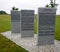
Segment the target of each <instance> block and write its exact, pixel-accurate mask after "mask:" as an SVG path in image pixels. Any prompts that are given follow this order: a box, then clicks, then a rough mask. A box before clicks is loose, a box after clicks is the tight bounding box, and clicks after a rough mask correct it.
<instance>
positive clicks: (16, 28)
mask: <svg viewBox="0 0 60 52" xmlns="http://www.w3.org/2000/svg"><path fill="white" fill-rule="evenodd" d="M20 24H21V22H20V11H16V10H13V11H11V31H12V33H20V27H21V25H20Z"/></svg>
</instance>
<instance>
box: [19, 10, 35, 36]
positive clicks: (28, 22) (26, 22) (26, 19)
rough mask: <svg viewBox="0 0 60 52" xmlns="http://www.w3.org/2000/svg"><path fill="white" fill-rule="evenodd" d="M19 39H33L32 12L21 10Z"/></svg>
mask: <svg viewBox="0 0 60 52" xmlns="http://www.w3.org/2000/svg"><path fill="white" fill-rule="evenodd" d="M20 14H21V15H20V17H21V37H34V10H21V12H20Z"/></svg>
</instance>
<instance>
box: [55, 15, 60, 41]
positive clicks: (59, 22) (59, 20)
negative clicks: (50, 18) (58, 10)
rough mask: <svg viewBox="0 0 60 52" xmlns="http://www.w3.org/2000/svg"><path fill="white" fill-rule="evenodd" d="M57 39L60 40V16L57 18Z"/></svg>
mask: <svg viewBox="0 0 60 52" xmlns="http://www.w3.org/2000/svg"><path fill="white" fill-rule="evenodd" d="M55 39H56V40H60V16H59V15H58V16H56V26H55Z"/></svg>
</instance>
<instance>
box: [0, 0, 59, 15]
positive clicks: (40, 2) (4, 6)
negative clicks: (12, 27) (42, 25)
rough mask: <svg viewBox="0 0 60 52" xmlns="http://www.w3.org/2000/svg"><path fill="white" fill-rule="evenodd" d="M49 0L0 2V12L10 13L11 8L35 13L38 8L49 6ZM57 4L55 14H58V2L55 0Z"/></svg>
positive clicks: (2, 0)
mask: <svg viewBox="0 0 60 52" xmlns="http://www.w3.org/2000/svg"><path fill="white" fill-rule="evenodd" d="M49 2H50V0H0V10H4V11H6V12H7V13H10V10H11V8H12V7H13V6H15V7H17V8H19V10H21V9H33V10H35V13H37V10H38V8H39V7H44V6H45V5H46V4H49ZM56 3H58V4H59V5H58V7H57V9H58V10H57V14H60V0H56Z"/></svg>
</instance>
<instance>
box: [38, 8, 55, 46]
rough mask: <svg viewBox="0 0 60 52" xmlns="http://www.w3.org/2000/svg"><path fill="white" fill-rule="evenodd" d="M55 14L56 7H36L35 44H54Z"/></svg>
mask: <svg viewBox="0 0 60 52" xmlns="http://www.w3.org/2000/svg"><path fill="white" fill-rule="evenodd" d="M55 16H56V9H54V8H39V9H38V38H37V45H49V44H54V32H55Z"/></svg>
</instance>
